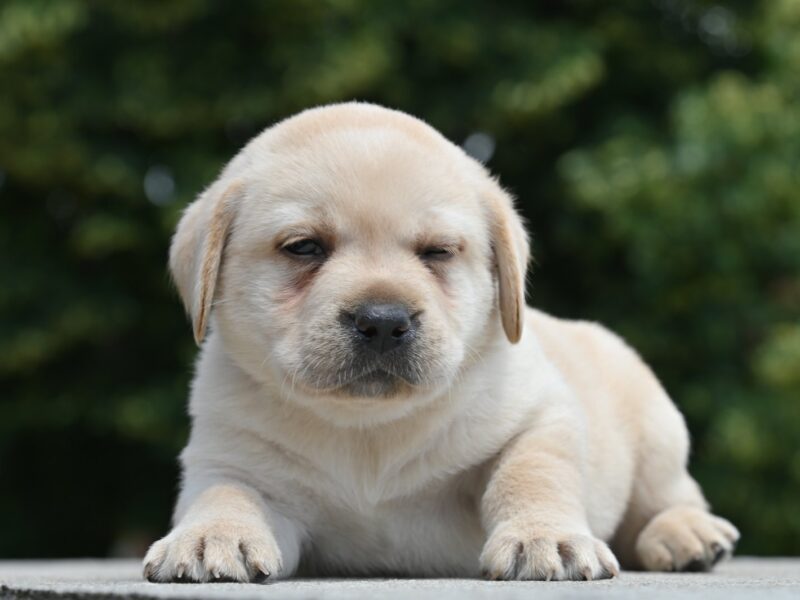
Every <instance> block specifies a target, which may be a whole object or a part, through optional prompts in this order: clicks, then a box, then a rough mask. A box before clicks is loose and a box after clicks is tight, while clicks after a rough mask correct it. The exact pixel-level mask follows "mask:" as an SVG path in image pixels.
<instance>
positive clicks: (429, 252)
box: [419, 246, 453, 261]
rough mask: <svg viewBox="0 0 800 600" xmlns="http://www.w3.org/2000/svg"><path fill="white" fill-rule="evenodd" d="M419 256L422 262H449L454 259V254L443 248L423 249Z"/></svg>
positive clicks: (431, 247)
mask: <svg viewBox="0 0 800 600" xmlns="http://www.w3.org/2000/svg"><path fill="white" fill-rule="evenodd" d="M419 256H420V258H422V260H431V261H433V260H447V259H448V258H452V257H453V252H452V251H451V250H450V249H448V248H444V247H442V246H430V247H429V248H423V249H422V251H421V252H420V253H419Z"/></svg>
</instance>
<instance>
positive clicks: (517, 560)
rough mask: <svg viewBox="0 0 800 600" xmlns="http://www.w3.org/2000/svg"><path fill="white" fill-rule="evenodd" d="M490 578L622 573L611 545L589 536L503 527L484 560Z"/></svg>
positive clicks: (587, 576) (567, 577)
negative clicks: (610, 548) (609, 546)
mask: <svg viewBox="0 0 800 600" xmlns="http://www.w3.org/2000/svg"><path fill="white" fill-rule="evenodd" d="M480 564H481V570H482V573H483V574H484V576H485V577H487V578H489V579H504V580H509V579H538V580H547V581H550V580H555V581H558V580H590V579H608V578H610V577H614V576H616V575H617V574H618V573H619V563H618V562H617V559H616V558H615V557H614V555H613V554H612V552H611V550H609V548H608V546H606V544H604V543H603V542H601V541H600V540H598V539H597V538H594V537H592V536H591V535H585V534H574V533H554V532H552V531H549V530H539V529H538V528H536V527H529V526H516V525H514V524H511V523H504V524H501V525H499V526H498V527H497V528H496V529H495V530H494V532H492V534H491V535H490V536H489V539H488V540H487V542H486V544H485V545H484V547H483V552H481V557H480Z"/></svg>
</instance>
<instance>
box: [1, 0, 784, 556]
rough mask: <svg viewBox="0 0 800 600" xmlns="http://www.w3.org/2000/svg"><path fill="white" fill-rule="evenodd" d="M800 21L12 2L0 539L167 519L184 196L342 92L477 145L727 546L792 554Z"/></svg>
mask: <svg viewBox="0 0 800 600" xmlns="http://www.w3.org/2000/svg"><path fill="white" fill-rule="evenodd" d="M799 29H800V2H798V0H773V1H771V2H766V1H763V2H746V1H744V0H741V1H740V2H734V1H731V2H727V3H725V4H724V5H722V4H716V3H714V2H706V1H701V0H658V1H653V2H649V3H648V2H641V1H639V0H617V1H615V2H610V1H603V2H591V3H589V2H585V1H581V0H571V1H566V0H565V1H563V2H558V3H556V2H546V1H540V2H529V1H522V0H519V1H509V2H504V3H502V4H498V3H495V4H489V3H483V2H475V1H468V2H465V1H456V0H442V1H438V2H432V1H428V0H411V1H409V2H405V3H378V2H369V1H367V0H335V1H334V0H330V1H326V2H322V1H315V0H294V1H290V0H273V1H268V2H260V1H242V2H237V3H222V2H213V1H212V0H160V1H158V2H156V1H154V0H147V1H145V0H140V1H139V2H136V3H132V2H131V3H107V2H101V1H100V0H86V1H78V0H62V1H61V2H58V3H54V2H48V1H46V0H6V1H5V2H3V3H2V4H0V89H2V93H0V199H1V203H0V211H2V212H0V215H2V216H0V281H2V285H0V480H1V481H3V491H4V493H3V494H2V495H0V530H2V531H3V536H0V556H4V557H12V556H16V557H22V556H37V555H38V556H47V555H49V556H70V555H89V554H94V555H102V554H106V553H108V552H118V551H127V549H129V548H134V549H138V548H139V547H140V545H141V544H142V543H144V542H146V541H149V540H150V539H152V538H154V537H156V536H157V535H158V534H159V533H161V532H163V531H164V530H165V529H166V527H167V523H168V518H169V512H170V509H171V502H172V499H173V495H174V491H175V486H176V484H177V470H176V466H175V465H176V463H175V457H176V454H177V452H178V450H179V449H180V447H181V446H182V444H183V442H184V440H185V435H186V426H187V419H186V417H185V416H184V403H185V398H186V392H187V384H188V378H189V374H190V370H191V360H192V357H193V355H194V348H193V344H192V341H191V333H190V330H189V327H188V326H187V325H186V323H185V320H184V316H183V314H182V310H181V307H180V305H179V303H178V301H177V298H176V296H175V294H174V293H173V292H172V290H171V289H170V288H171V286H170V284H169V280H168V276H167V274H166V269H165V256H166V250H167V245H168V239H169V235H170V233H171V231H172V228H173V227H174V224H175V222H176V220H177V218H178V215H179V212H180V209H181V208H182V207H183V206H184V205H185V204H186V203H187V202H188V201H189V200H191V198H192V197H193V196H194V194H196V193H197V192H198V191H199V190H201V189H202V187H203V186H204V185H206V184H207V183H209V182H210V181H211V180H212V179H213V178H214V176H215V174H216V172H217V171H218V170H219V168H220V167H221V166H222V164H223V163H224V162H225V161H226V160H227V159H228V158H229V157H230V156H231V155H232V154H233V153H234V152H235V151H236V150H237V149H238V148H239V147H240V146H241V145H242V144H243V143H244V142H245V141H246V140H247V139H249V138H250V137H251V136H253V135H255V134H256V133H257V132H258V131H260V130H261V129H262V128H263V127H265V126H267V125H269V124H271V123H273V122H275V121H276V120H278V119H280V118H282V117H285V116H288V115H290V114H292V113H294V112H296V111H298V110H300V109H302V108H306V107H309V106H313V105H316V104H320V103H325V102H332V101H338V100H348V99H353V98H358V99H363V100H369V101H374V102H379V103H382V104H386V105H388V106H392V107H397V108H400V109H402V110H406V111H408V112H410V113H412V114H415V115H417V116H420V117H422V118H424V119H426V120H427V121H428V122H430V123H431V124H432V125H434V126H435V127H437V128H439V129H440V130H442V131H443V132H444V133H445V134H446V135H448V136H449V137H450V138H451V139H453V140H454V141H456V142H461V141H462V140H464V139H465V138H467V136H469V135H470V134H473V133H475V132H483V133H485V134H487V135H488V136H489V137H488V140H489V142H490V144H489V145H490V146H491V142H494V144H495V145H496V148H497V151H496V153H495V156H494V157H493V158H492V160H491V163H490V166H491V168H492V169H493V170H494V171H495V172H496V173H499V174H501V175H502V178H503V181H504V183H505V184H506V185H507V186H509V187H511V188H512V189H513V190H515V191H516V192H517V193H518V195H519V196H520V207H521V208H522V210H523V212H524V213H525V214H526V216H527V217H528V218H529V221H530V228H531V230H532V232H533V236H534V253H535V255H536V259H537V265H536V268H535V272H534V274H533V277H532V282H533V285H532V289H531V290H530V291H531V299H532V301H533V303H534V304H536V305H538V306H541V307H543V308H544V309H546V310H549V311H551V312H553V313H555V314H558V315H563V316H569V317H583V318H591V319H597V320H602V321H604V322H606V323H608V324H609V325H610V326H612V327H613V328H615V329H617V330H619V331H620V332H622V333H623V334H624V335H625V336H626V337H627V338H628V339H629V340H630V341H631V343H632V344H633V345H634V346H636V347H637V348H638V349H639V350H640V351H641V352H642V353H643V355H644V356H645V358H646V359H648V360H649V361H650V362H651V363H652V364H653V365H654V367H655V369H656V371H657V372H658V373H659V374H660V375H661V376H662V378H663V379H664V380H665V382H666V385H667V387H668V389H669V390H670V391H671V392H672V394H673V396H674V397H675V399H676V401H677V402H678V404H679V405H680V406H681V408H682V409H683V410H684V411H685V413H686V415H687V418H688V420H689V423H690V426H691V429H692V431H693V434H694V437H695V440H696V446H695V448H696V449H695V456H694V462H693V468H694V471H695V473H696V474H697V476H698V477H699V479H700V480H701V482H702V483H703V485H704V487H705V488H706V490H707V493H708V495H709V498H710V500H711V501H712V503H713V504H714V505H715V506H716V507H717V509H718V510H719V511H720V512H721V513H722V514H724V515H725V516H728V517H730V518H732V519H733V520H734V521H735V522H736V523H737V524H739V525H740V526H741V527H742V529H743V533H744V538H743V541H742V548H743V550H744V551H745V552H757V553H797V552H799V551H800V542H798V540H800V535H798V534H800V517H798V514H797V511H796V510H795V507H794V506H793V504H792V499H793V498H794V499H796V498H797V497H798V495H800V494H799V493H800V450H798V444H797V433H796V431H797V426H798V424H800V404H798V402H797V398H798V395H800V375H798V374H799V373H800V308H799V307H800V202H798V199H797V194H796V191H795V190H797V189H798V183H799V182H798V179H800V176H799V175H798V174H799V173H800V171H799V170H798V161H799V160H800V135H799V134H800V131H799V130H800V113H798V111H797V109H796V108H795V106H796V102H797V99H798V92H800V80H798V78H797V76H796V74H797V73H798V72H800V58H798V57H800V36H798V35H797V34H798V33H799V32H800V31H799ZM481 139H483V140H484V142H485V141H486V140H487V138H486V137H483V138H481ZM484 145H485V144H484ZM754 505H756V506H758V507H759V510H758V511H755V510H753V509H752V507H753V506H754Z"/></svg>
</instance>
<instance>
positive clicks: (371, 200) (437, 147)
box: [170, 104, 528, 414]
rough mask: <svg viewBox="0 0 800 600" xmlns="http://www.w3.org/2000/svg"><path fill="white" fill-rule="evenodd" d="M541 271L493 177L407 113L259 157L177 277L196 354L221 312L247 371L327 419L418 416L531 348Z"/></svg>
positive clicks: (245, 168)
mask: <svg viewBox="0 0 800 600" xmlns="http://www.w3.org/2000/svg"><path fill="white" fill-rule="evenodd" d="M527 257H528V245H527V238H526V234H525V231H524V229H523V227H522V225H521V222H520V219H519V218H518V216H517V215H516V213H515V212H514V210H513V206H512V201H511V198H510V197H509V196H508V195H507V194H506V193H505V192H504V191H503V190H502V189H501V188H500V187H499V185H498V184H497V183H496V182H495V181H494V180H492V179H491V178H490V177H489V175H488V174H487V173H486V171H485V170H484V169H483V167H482V166H481V165H479V164H478V163H476V162H475V161H473V160H472V159H470V158H469V157H467V156H466V155H465V154H464V153H463V152H462V151H461V150H460V149H459V148H458V147H456V146H454V145H453V144H451V143H450V142H448V141H447V140H445V139H444V138H443V137H442V136H441V135H440V134H438V133H437V132H436V131H435V130H433V129H432V128H430V127H429V126H427V125H426V124H424V123H422V122H421V121H418V120H416V119H414V118H412V117H409V116H408V115H405V114H402V113H399V112H396V111H391V110H387V109H383V108H379V107H376V106H371V105H364V104H343V105H336V106H330V107H324V108H318V109H313V110H310V111H306V112H304V113H301V114H299V115H297V116H295V117H293V118H291V119H288V120H286V121H284V122H282V123H279V124H278V125H276V126H274V127H272V128H270V129H268V130H266V131H265V132H264V133H262V134H261V135H260V136H259V137H257V138H256V139H254V140H253V141H252V142H251V143H250V144H248V146H246V147H245V148H244V149H243V150H242V151H241V152H240V153H239V155H237V157H236V158H235V159H234V160H233V161H231V163H230V164H229V165H228V167H227V168H226V169H225V170H224V171H223V173H222V175H221V176H220V178H219V179H218V180H217V181H216V182H215V183H214V184H212V185H211V187H209V188H208V189H207V190H206V191H205V192H204V193H203V194H201V196H200V197H199V198H198V199H197V200H196V201H195V202H194V203H193V204H191V205H190V206H189V208H188V209H187V210H186V212H185V214H184V216H183V218H182V220H181V222H180V224H179V226H178V230H177V233H176V234H175V237H174V239H173V243H172V248H171V253H170V266H171V269H172V272H173V275H174V279H175V281H176V283H177V286H178V289H179V291H180V293H181V296H182V298H183V301H184V303H185V305H186V307H187V310H188V312H189V313H190V315H191V317H192V321H193V326H194V333H195V338H196V340H197V341H198V343H199V342H200V341H202V339H203V337H204V335H205V332H206V328H207V324H208V321H209V318H210V316H211V313H212V308H213V311H214V318H215V323H216V325H215V329H216V331H217V332H218V333H219V335H220V336H221V338H222V343H223V344H224V346H225V349H226V350H227V352H228V354H229V356H230V357H231V359H232V360H233V361H235V362H236V363H237V364H238V365H239V366H240V367H241V368H243V369H244V370H245V371H246V372H248V373H249V374H250V375H251V376H252V377H253V378H255V379H256V380H257V381H260V382H262V383H272V384H274V385H276V386H278V387H279V389H280V390H281V391H280V393H282V394H284V395H285V396H287V397H289V398H290V399H294V400H297V401H300V402H302V403H304V404H306V405H308V406H310V407H312V408H315V409H317V410H318V411H319V412H321V413H324V414H328V413H330V411H332V410H336V408H332V407H339V408H341V407H342V406H343V405H349V406H350V407H351V408H352V406H353V405H354V404H357V405H358V406H359V407H360V408H359V410H361V411H369V410H375V411H378V412H379V411H381V410H385V407H387V406H390V405H392V406H395V407H396V408H397V407H398V406H412V405H414V404H415V403H419V402H422V401H424V399H426V398H433V397H435V396H436V395H437V394H439V393H441V392H442V391H444V390H445V389H446V388H447V387H448V386H450V385H451V384H452V383H453V381H454V379H455V378H456V377H457V376H458V374H459V371H460V370H461V369H463V368H465V367H466V365H468V364H469V363H470V362H471V361H473V360H475V358H476V356H477V354H478V353H479V352H480V351H481V349H482V348H484V347H486V345H487V344H490V343H495V342H496V338H497V337H499V336H500V335H501V334H500V333H499V332H500V331H501V329H502V330H503V331H504V332H505V336H506V337H507V338H508V340H509V341H510V342H512V343H514V342H517V341H518V340H519V338H520V335H521V331H522V312H523V310H524V276H525V267H526V263H527ZM381 407H383V408H381ZM395 412H396V411H395Z"/></svg>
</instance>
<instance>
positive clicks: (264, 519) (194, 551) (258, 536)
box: [144, 481, 300, 582]
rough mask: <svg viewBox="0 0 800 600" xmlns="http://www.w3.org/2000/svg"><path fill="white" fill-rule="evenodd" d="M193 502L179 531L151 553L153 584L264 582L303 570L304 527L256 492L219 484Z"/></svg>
mask: <svg viewBox="0 0 800 600" xmlns="http://www.w3.org/2000/svg"><path fill="white" fill-rule="evenodd" d="M182 503H187V499H186V498H183V499H182ZM187 504H188V509H187V510H186V511H185V514H184V515H183V516H182V518H180V520H179V521H178V522H177V525H176V526H175V527H174V529H173V530H172V531H171V532H170V533H169V534H168V535H167V536H166V537H164V538H162V539H161V540H159V541H157V542H156V543H155V544H153V545H152V546H151V547H150V550H149V551H148V552H147V556H145V559H144V576H145V577H146V578H147V579H148V580H150V581H154V582H168V581H196V582H200V581H240V582H247V581H251V582H264V581H266V580H268V579H269V580H272V579H277V578H282V577H287V576H289V575H291V574H293V573H294V572H295V570H296V569H297V564H298V562H299V558H300V530H299V528H298V527H297V525H295V524H294V523H292V522H291V521H290V520H288V519H287V518H285V517H283V516H282V515H280V514H279V513H277V512H276V511H274V510H272V509H271V508H270V507H268V506H267V505H266V504H265V503H264V501H263V500H262V498H261V496H260V494H259V493H258V492H257V491H256V490H254V489H252V488H250V487H249V486H247V485H244V484H241V483H235V482H230V481H225V482H219V483H214V484H211V485H208V486H207V487H205V488H204V489H202V490H201V491H200V492H199V493H198V494H197V495H196V496H195V497H194V499H193V500H190V501H189V502H188V503H187Z"/></svg>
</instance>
